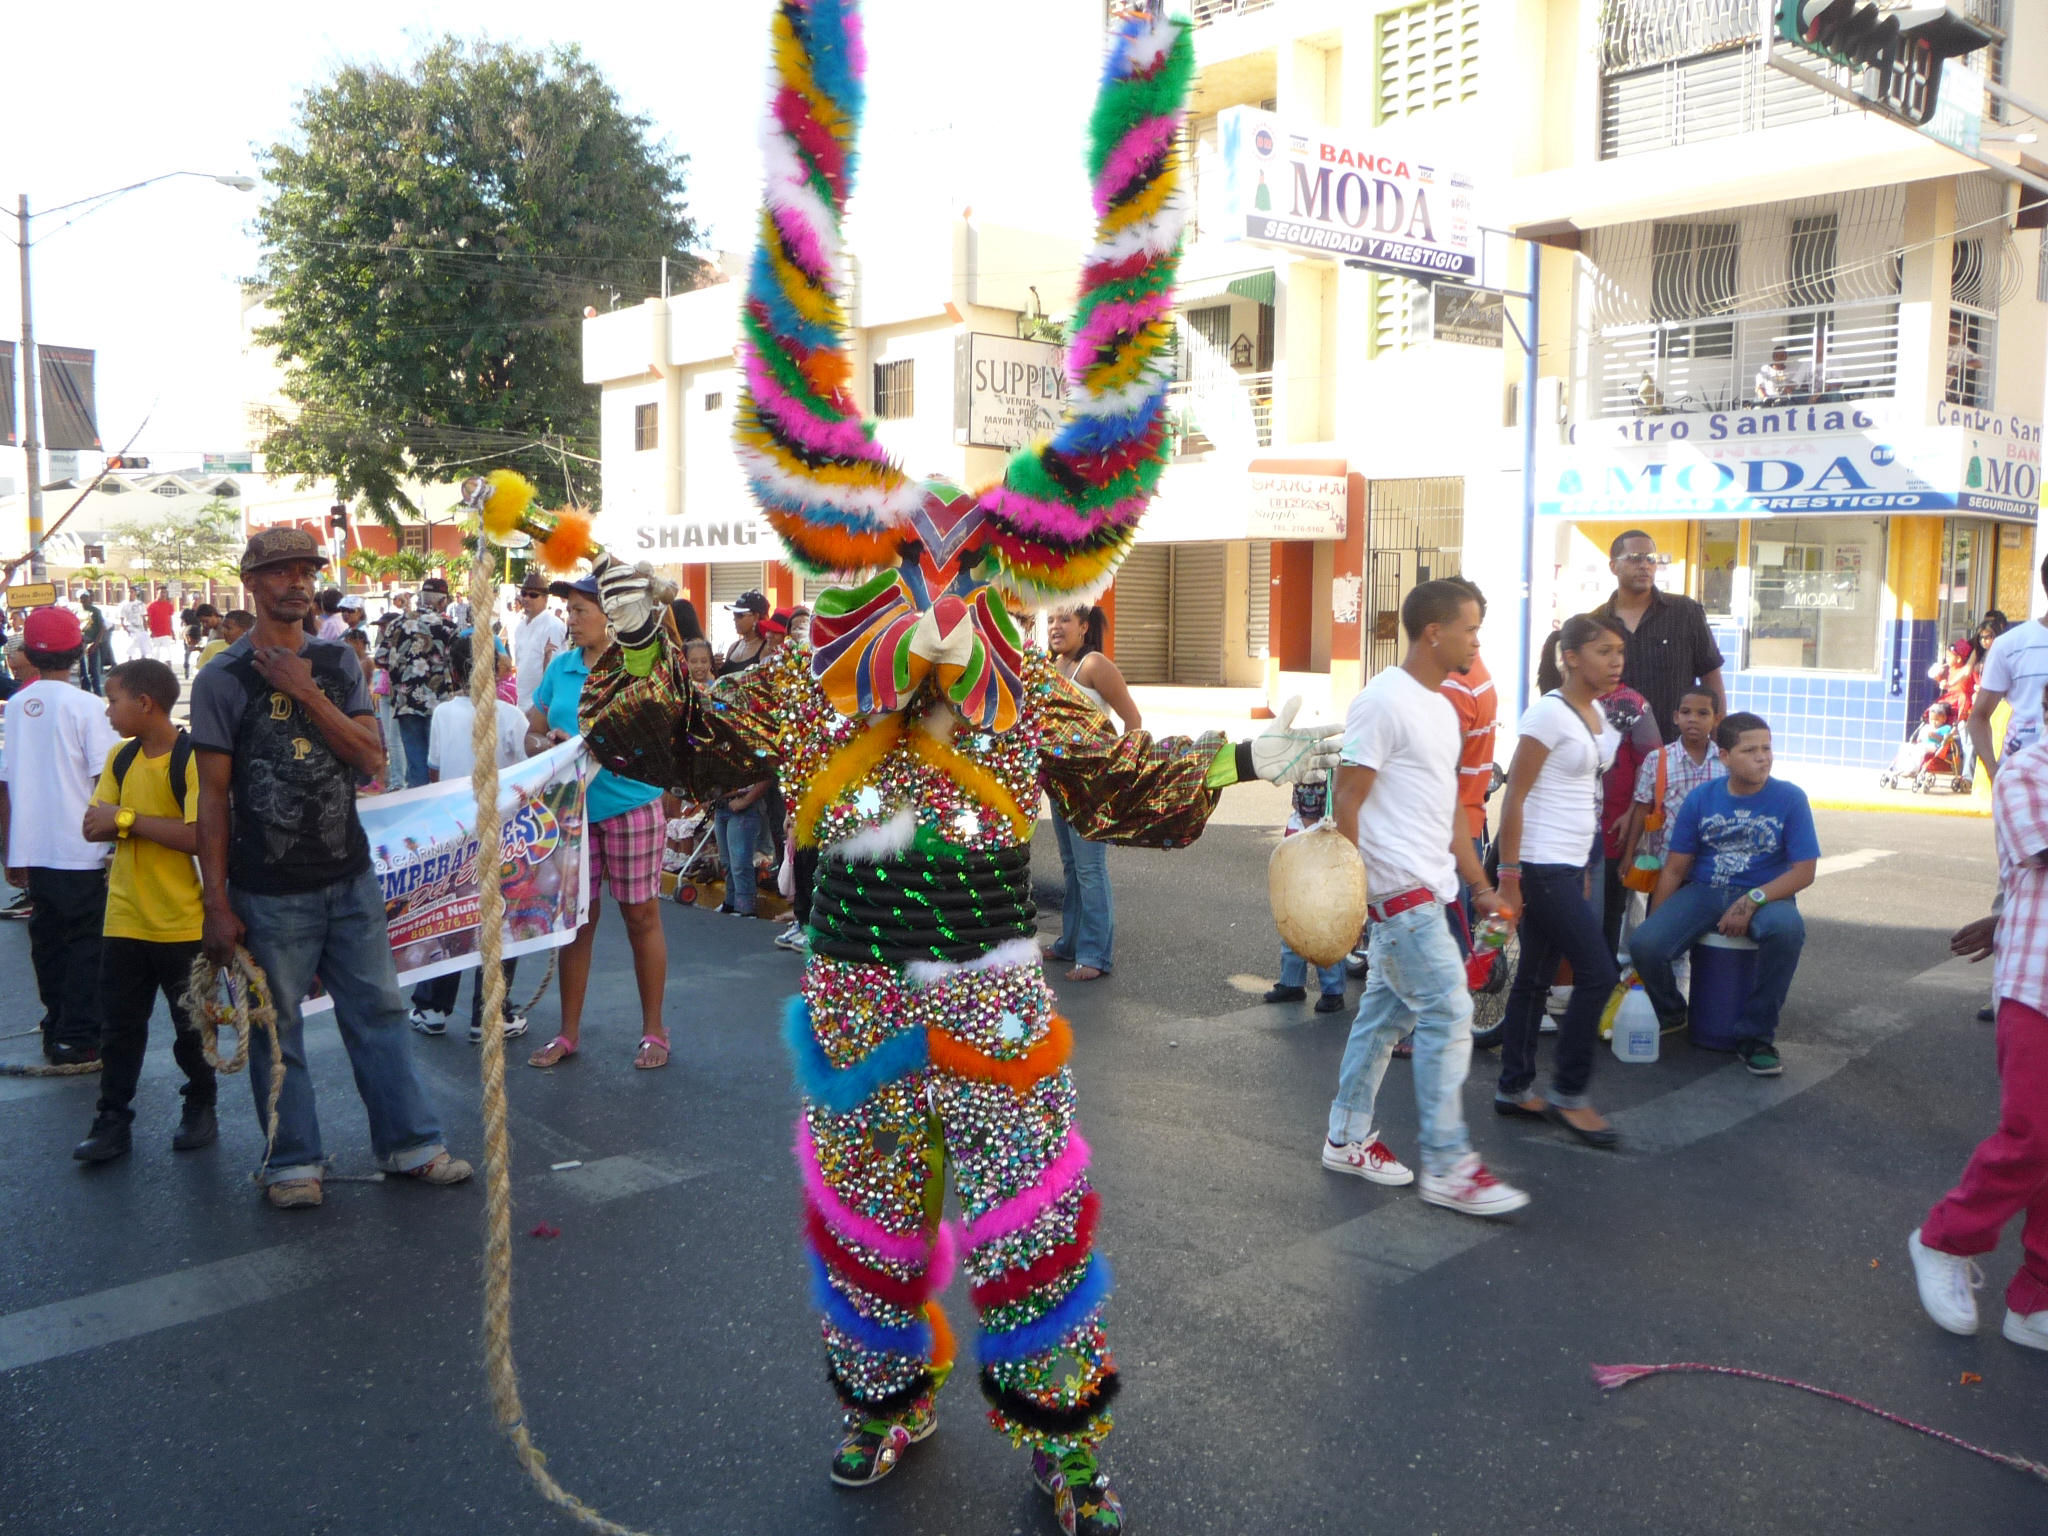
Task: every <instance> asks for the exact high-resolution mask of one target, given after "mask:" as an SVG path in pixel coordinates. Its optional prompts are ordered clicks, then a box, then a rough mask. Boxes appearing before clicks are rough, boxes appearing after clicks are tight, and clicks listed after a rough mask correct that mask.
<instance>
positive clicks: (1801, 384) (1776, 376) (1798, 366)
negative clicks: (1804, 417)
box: [1756, 346, 1813, 405]
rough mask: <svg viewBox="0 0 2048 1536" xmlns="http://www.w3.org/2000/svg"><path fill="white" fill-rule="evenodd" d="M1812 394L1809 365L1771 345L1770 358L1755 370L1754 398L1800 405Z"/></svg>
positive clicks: (1811, 378) (1782, 403) (1767, 402)
mask: <svg viewBox="0 0 2048 1536" xmlns="http://www.w3.org/2000/svg"><path fill="white" fill-rule="evenodd" d="M1812 397H1813V364H1812V363H1810V362H1809V361H1807V359H1805V358H1803V357H1792V356H1790V355H1789V354H1787V352H1786V351H1785V349H1784V348H1783V347H1781V346H1780V347H1773V348H1771V360H1770V361H1769V362H1767V363H1765V364H1764V365H1763V367H1761V368H1759V369H1757V371H1756V398H1757V400H1758V402H1759V403H1760V404H1763V405H1803V404H1805V403H1806V402H1807V401H1808V400H1810V399H1811V398H1812Z"/></svg>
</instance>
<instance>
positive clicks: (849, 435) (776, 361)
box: [735, 0, 1194, 731]
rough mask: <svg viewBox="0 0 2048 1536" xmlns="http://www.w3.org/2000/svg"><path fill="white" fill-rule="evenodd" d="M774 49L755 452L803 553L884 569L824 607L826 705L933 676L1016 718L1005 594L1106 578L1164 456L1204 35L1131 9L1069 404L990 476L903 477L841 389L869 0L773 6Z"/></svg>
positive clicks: (1073, 592)
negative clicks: (952, 479) (1184, 189)
mask: <svg viewBox="0 0 2048 1536" xmlns="http://www.w3.org/2000/svg"><path fill="white" fill-rule="evenodd" d="M774 57H775V82H774V84H775V93H774V98H773V100H772V101H771V102H770V104H769V120H768V124H767V129H766V132H765V134H764V136H763V137H764V144H765V149H766V156H767V180H766V187H765V190H764V195H763V201H762V209H761V227H760V236H759V243H758V244H757V246H756V247H755V251H754V258H753V265H752V268H751V269H750V271H749V273H748V278H747V290H746V304H745V307H744V310H743V312H742V316H741V324H742V327H743V331H744V334H743V338H742V355H743V360H744V366H745V373H746V378H745V389H744V396H743V399H742V402H741V407H740V410H739V412H738V424H737V427H736V429H735V438H736V445H737V449H738V453H739V457H740V461H741V463H742V465H743V466H744V467H745V469H746V472H747V476H748V479H749V481H750V482H751V484H752V488H753V492H754V496H755V498H756V499H757V500H758V501H759V502H760V505H761V509H762V511H763V513H764V514H766V516H767V518H768V520H769V522H770V523H771V524H772V525H773V527H774V528H775V531H776V532H777V533H778V534H779V535H780V536H781V538H782V541H783V544H784V545H785V547H786V548H787V550H788V552H789V557H790V560H791V563H792V564H794V565H796V566H797V567H798V568H800V569H802V570H805V571H807V572H810V573H812V574H826V573H840V574H857V573H861V572H880V573H881V574H880V575H877V576H875V577H873V578H872V579H870V580H868V581H867V582H865V583H863V584H861V585H859V586H857V587H854V588H852V589H850V590H836V591H834V592H833V593H831V594H828V595H827V597H825V598H824V599H823V600H822V601H821V602H820V604H819V609H818V614H817V616H816V619H815V620H814V622H813V625H812V643H813V646H814V655H813V670H814V673H815V675H816V676H817V677H818V679H819V681H820V682H821V683H823V684H824V685H825V688H826V691H827V692H828V693H829V694H830V695H831V696H832V698H833V699H834V702H835V703H837V704H838V705H839V707H840V708H842V709H845V710H846V711H847V712H848V713H854V712H856V711H857V712H859V713H863V714H865V713H871V712H873V711H874V710H876V709H887V708H894V707H896V701H897V700H899V699H901V700H907V699H908V697H909V696H910V695H911V694H913V693H915V692H916V690H917V688H918V687H920V686H921V685H922V684H923V682H924V681H925V679H926V678H927V677H929V676H932V675H933V674H934V673H935V674H936V677H937V681H938V685H939V687H940V688H941V689H942V690H943V691H944V692H945V693H946V695H947V696H948V698H949V699H951V701H952V702H953V704H954V705H955V707H956V708H959V709H960V710H961V712H962V713H963V714H964V715H966V716H967V717H968V718H969V719H970V720H973V721H975V722H976V723H977V724H979V725H980V726H981V727H982V728H983V729H988V730H997V731H1000V730H1005V729H1007V728H1008V727H1009V725H1010V724H1012V723H1013V722H1014V721H1015V719H1016V689H1017V672H1016V669H1017V664H1018V660H1019V658H1020V655H1021V641H1020V639H1019V637H1018V635H1017V631H1016V628H1015V626H1014V624H1013V623H1012V622H1011V620H1010V616H1009V614H1008V612H1007V610H1006V609H1005V607H1004V605H1003V601H1002V596H1000V595H999V594H1006V595H1008V596H1009V597H1010V598H1012V599H1014V600H1016V601H1019V602H1024V603H1039V602H1045V601H1049V600H1054V599H1058V598H1067V597H1083V596H1087V595H1089V594H1092V593H1094V592H1099V591H1100V590H1101V589H1102V588H1103V587H1105V586H1107V585H1108V583H1109V580H1110V578H1111V577H1112V576H1113V575H1114V574H1115V571H1116V567H1117V564H1118V563H1119V562H1120V561H1121V560H1122V559H1123V556H1124V554H1125V552H1126V551H1127V550H1128V549H1129V548H1130V545H1131V541H1132V538H1133V537H1134V535H1135V534H1136V532H1137V526H1138V519H1139V517H1140V516H1141V515H1142V514H1143V512H1144V510H1145V507H1146V504H1147V502H1148V501H1149V500H1150V499H1151V496H1152V492H1153V489H1154V487H1155V486H1156V485H1157V484H1158V480H1159V475H1160V471H1161V469H1162V468H1163V467H1164V462H1165V454H1166V451H1167V446H1168V439H1167V427H1166V421H1165V415H1164V405H1165V397H1166V378H1165V374H1164V371H1163V369H1162V367H1161V362H1162V359H1163V357H1164V356H1165V354H1166V352H1167V350H1168V348H1169V346H1170V345H1171V336H1172V318H1171V314H1170V309H1171V306H1172V302H1173V284H1174V275H1175V272H1176V270H1177V269H1178V266H1179V260H1180V236H1181V226H1182V222H1183V209H1182V205H1181V199H1180V196H1179V183H1180V175H1181V166H1180V161H1179V154H1178V151H1177V149H1176V147H1175V145H1176V137H1177V132H1178V129H1179V126H1180V119H1181V113H1182V110H1183V107H1184V104H1185V101H1186V97H1187V91H1188V85H1189V82H1190V80H1191V79H1192V77H1193V74H1194V47H1193V44H1192V42H1191V41H1190V39H1189V36H1188V32H1187V28H1186V27H1185V25H1184V24H1182V23H1180V22H1176V21H1169V20H1166V19H1164V18H1162V17H1160V16H1158V15H1156V14H1150V13H1146V14H1134V15H1129V16H1125V17H1122V18H1120V19H1119V20H1118V21H1117V22H1116V23H1115V26H1114V30H1113V33H1112V37H1111V41H1110V48H1109V56H1108V59H1107V62H1106V64H1105V66H1104V69H1103V74H1102V83H1101V88H1100V90H1099V92H1098V93H1097V97H1096V102H1095V109H1094V113H1093V116H1092V117H1091V119H1090V123H1089V156H1088V160H1089V173H1090V176H1091V178H1092V180H1093V184H1094V202H1095V215H1096V233H1095V242H1094V245H1093V248H1092V249H1091V250H1090V251H1089V253H1088V255H1087V257H1086V260H1085V264H1084V266H1083V268H1082V273H1081V288H1080V294H1079V297H1078V299H1077V302H1076V304H1075V308H1074V315H1073V320H1072V322H1071V325H1070V327H1069V341H1068V350H1067V360H1066V367H1067V384H1068V396H1067V405H1066V415H1065V418H1064V419H1063V420H1062V421H1061V423H1060V425H1059V427H1058V429H1057V430H1056V431H1055V432H1054V433H1053V434H1052V436H1051V437H1050V438H1048V439H1045V440H1043V441H1040V442H1037V443H1033V444H1032V445H1030V446H1029V447H1026V448H1023V449H1020V450H1019V451H1018V452H1017V453H1016V454H1015V455H1014V456H1013V457H1012V458H1011V460H1010V463H1009V466H1008V467H1007V469H1006V470H1005V471H1004V474H1003V478H1002V479H1001V480H1000V481H999V482H997V483H996V484H994V485H990V486H986V487H983V488H982V489H980V490H978V491H968V490H963V489H962V488H960V487H958V486H955V485H952V484H950V483H947V482H945V481H940V480H924V481H919V480H916V479H913V478H912V477H911V476H909V475H907V474H906V473H904V471H903V470H902V469H901V468H900V467H899V466H897V465H896V464H895V463H893V462H891V461H890V459H889V456H888V454H887V453H886V452H885V451H884V450H883V448H882V446H881V444H880V443H878V442H877V441H876V440H875V434H874V425H873V423H872V422H869V421H866V420H863V419H862V417H861V415H860V411H859V408H858V407H857V405H856V404H855V402H854V399H853V396H852V394H851V392H850V391H849V389H848V382H849V380H850V377H851V365H850V363H849V361H848V356H847V337H846V312H845V308H844V304H843V300H842V296H841V292H840V284H839V265H840V260H841V255H842V251H841V243H840V230H841V225H842V221H843V219H844V216H845V212H846V207H847V200H848V198H849V196H850V194H851V192H852V188H853V163H854V153H855V143H856V139H857V136H858V133H859V127H860V116H861V108H862V99H863V84H862V77H863V74H864V72H865V68H866V57H865V50H864V48H863V45H862V42H861V30H860V13H859V8H858V6H857V5H856V4H854V3H853V0H781V4H780V6H779V8H778V10H777V12H776V15H775V23H774Z"/></svg>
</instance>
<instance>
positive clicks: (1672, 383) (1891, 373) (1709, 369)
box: [1590, 302, 1899, 416]
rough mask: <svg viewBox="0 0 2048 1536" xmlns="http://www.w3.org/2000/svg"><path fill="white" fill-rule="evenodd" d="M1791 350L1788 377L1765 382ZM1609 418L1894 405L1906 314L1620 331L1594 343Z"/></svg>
mask: <svg viewBox="0 0 2048 1536" xmlns="http://www.w3.org/2000/svg"><path fill="white" fill-rule="evenodd" d="M1780 347H1782V348H1784V350H1785V361H1784V365H1783V377H1782V380H1780V379H1779V377H1778V375H1777V374H1776V373H1775V372H1773V373H1772V374H1771V375H1770V379H1771V383H1772V394H1773V396H1774V399H1772V400H1764V399H1761V398H1759V394H1758V388H1757V385H1758V376H1759V374H1760V373H1761V372H1763V370H1765V369H1766V368H1767V367H1769V365H1771V363H1772V358H1773V354H1774V353H1775V352H1776V350H1777V349H1778V348H1780ZM1590 366H1591V369H1592V375H1593V377H1592V379H1591V383H1592V386H1593V389H1592V393H1593V395H1594V398H1595V399H1596V400H1597V402H1598V414H1600V415H1601V416H1655V415H1663V414H1665V413H1667V412H1682V411H1731V410H1741V409H1744V408H1747V407H1752V406H1756V407H1767V406H1769V405H1771V404H1779V405H1791V404H1800V405H1804V404H1809V403H1825V402H1830V401H1838V400H1869V399H1884V398H1889V397H1891V396H1893V395H1895V394H1897V393H1898V374H1899V307H1898V305H1897V304H1896V303H1894V302H1884V303H1871V304H1838V305H1832V306H1829V307H1826V308H1819V309H1790V310H1778V311H1775V312H1773V313H1769V314H1746V315H1730V316H1726V317H1724V318H1712V317H1706V318H1701V319H1696V320H1680V321H1666V322H1663V323H1661V324H1656V325H1641V326H1615V327H1610V328H1608V329H1607V330H1604V331H1602V332H1601V333H1599V334H1598V335H1597V336H1596V337H1595V338H1594V341H1593V350H1592V357H1591V360H1590Z"/></svg>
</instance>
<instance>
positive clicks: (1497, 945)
mask: <svg viewBox="0 0 2048 1536" xmlns="http://www.w3.org/2000/svg"><path fill="white" fill-rule="evenodd" d="M1513 931H1514V925H1513V924H1511V923H1510V922H1509V921H1508V920H1507V919H1506V918H1504V917H1482V918H1481V919H1480V920H1479V926H1478V927H1477V928H1475V929H1473V930H1472V947H1473V948H1474V949H1491V950H1502V949H1506V948H1507V945H1508V935H1509V934H1510V933H1512V932H1513Z"/></svg>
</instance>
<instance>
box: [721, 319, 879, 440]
mask: <svg viewBox="0 0 2048 1536" xmlns="http://www.w3.org/2000/svg"><path fill="white" fill-rule="evenodd" d="M747 392H748V393H749V394H751V395H752V396H753V399H754V405H755V407H756V408H757V409H759V410H762V411H764V412H766V413H767V414H768V415H770V416H773V417H774V418H775V422H776V425H778V426H779V427H781V428H782V430H783V431H784V432H786V433H788V434H789V436H790V437H791V438H792V439H793V440H794V441H796V442H798V443H801V444H802V445H803V446H804V447H806V448H808V449H809V450H810V451H811V452H813V453H821V454H831V455H833V456H834V457H836V458H846V459H872V460H874V461H875V462H876V463H880V462H882V461H883V460H884V459H886V458H887V457H888V455H887V453H886V452H885V451H884V450H883V449H882V448H881V446H880V445H879V444H877V443H876V442H874V441H873V440H872V439H870V438H869V436H868V435H867V430H866V428H865V426H864V425H863V424H862V423H861V422H858V421H854V420H852V419H850V418H849V419H846V420H841V421H827V420H826V419H825V418H823V417H822V416H819V415H818V414H817V413H816V412H815V411H813V410H811V409H810V407H809V406H807V405H805V404H804V402H803V401H801V400H799V399H797V398H796V396H794V395H792V394H791V393H790V392H789V391H788V390H786V389H784V388H783V387H782V384H781V382H780V381H779V380H777V378H776V377H775V374H774V371H773V370H772V369H770V368H769V367H768V365H767V364H766V363H765V362H763V361H762V360H761V356H760V353H759V352H757V351H756V350H755V349H754V348H752V347H749V348H747Z"/></svg>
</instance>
